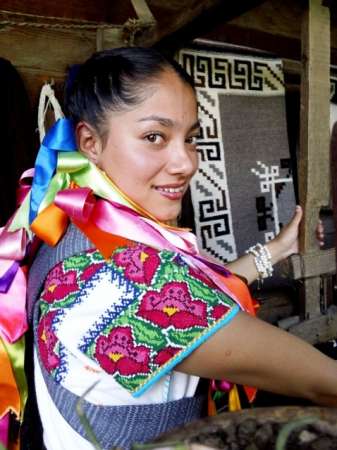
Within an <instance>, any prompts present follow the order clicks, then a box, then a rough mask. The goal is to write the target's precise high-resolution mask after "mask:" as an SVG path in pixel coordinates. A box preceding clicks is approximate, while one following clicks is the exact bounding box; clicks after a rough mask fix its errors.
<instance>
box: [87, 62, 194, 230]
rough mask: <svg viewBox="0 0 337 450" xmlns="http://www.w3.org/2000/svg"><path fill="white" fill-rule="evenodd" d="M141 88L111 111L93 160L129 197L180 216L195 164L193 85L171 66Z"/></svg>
mask: <svg viewBox="0 0 337 450" xmlns="http://www.w3.org/2000/svg"><path fill="white" fill-rule="evenodd" d="M146 89H148V95H146V99H145V100H144V101H143V102H142V103H141V104H139V105H138V106H136V107H135V108H133V109H131V110H126V111H124V112H120V113H118V112H117V113H116V112H112V113H110V115H109V119H108V135H107V139H106V141H105V146H104V148H103V150H102V152H101V153H100V154H99V156H98V159H97V161H96V164H97V165H98V166H99V167H100V168H101V169H102V170H104V171H105V173H106V174H107V175H108V176H109V177H110V178H111V179H112V180H113V181H114V182H115V184H116V185H117V186H118V187H119V188H120V189H121V190H122V191H123V192H124V193H125V194H127V195H128V196H129V197H130V198H131V199H132V200H134V201H135V202H136V203H138V204H139V205H140V206H142V207H143V208H144V209H145V210H147V211H148V212H149V213H150V214H152V215H153V216H155V217H156V218H157V219H159V220H160V221H163V222H167V221H172V220H175V219H176V218H177V216H178V215H179V213H180V210H181V202H182V198H183V195H184V193H185V192H186V190H187V187H188V184H189V181H190V179H191V177H192V176H193V174H194V173H195V171H196V169H197V165H198V156H197V150H196V137H197V135H198V133H199V123H198V117H197V104H196V98H195V94H194V92H193V89H192V88H191V87H190V86H189V85H188V84H187V83H184V82H183V81H182V80H180V78H179V77H178V76H177V75H176V74H175V73H174V72H173V71H169V70H167V71H165V72H163V73H162V75H161V76H160V78H158V80H157V81H156V82H153V83H152V84H151V85H150V86H149V87H148V88H146ZM146 94H147V93H146Z"/></svg>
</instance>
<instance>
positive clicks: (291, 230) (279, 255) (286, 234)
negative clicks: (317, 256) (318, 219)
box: [267, 205, 303, 264]
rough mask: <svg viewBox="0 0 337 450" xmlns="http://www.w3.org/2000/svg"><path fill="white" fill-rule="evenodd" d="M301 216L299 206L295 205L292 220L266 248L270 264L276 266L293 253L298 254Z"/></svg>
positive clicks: (301, 212)
mask: <svg viewBox="0 0 337 450" xmlns="http://www.w3.org/2000/svg"><path fill="white" fill-rule="evenodd" d="M302 216H303V211H302V208H301V206H299V205H297V206H296V208H295V212H294V215H293V218H292V219H291V220H290V222H289V223H288V224H287V225H286V226H284V227H283V228H282V230H281V231H280V233H279V234H278V235H277V236H276V237H275V238H274V239H273V240H272V241H270V242H268V244H267V246H268V248H269V251H270V253H271V257H272V264H276V263H277V262H279V261H281V260H282V259H285V258H287V257H288V256H289V255H292V254H293V253H298V234H299V225H300V222H301V219H302Z"/></svg>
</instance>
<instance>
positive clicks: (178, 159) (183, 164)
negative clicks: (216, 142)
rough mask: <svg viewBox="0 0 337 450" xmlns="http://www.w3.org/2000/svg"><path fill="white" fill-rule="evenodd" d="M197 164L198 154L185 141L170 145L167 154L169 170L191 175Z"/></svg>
mask: <svg viewBox="0 0 337 450" xmlns="http://www.w3.org/2000/svg"><path fill="white" fill-rule="evenodd" d="M197 166H198V155H197V151H196V150H195V149H192V148H191V145H189V144H187V143H185V142H184V143H176V144H174V145H172V147H171V149H170V156H169V164H168V167H169V171H170V172H171V173H181V174H184V175H186V176H189V175H191V174H192V175H193V173H194V172H195V171H196V169H197Z"/></svg>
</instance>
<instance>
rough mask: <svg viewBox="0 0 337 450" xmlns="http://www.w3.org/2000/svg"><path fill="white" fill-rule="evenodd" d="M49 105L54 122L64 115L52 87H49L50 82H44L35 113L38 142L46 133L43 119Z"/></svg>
mask: <svg viewBox="0 0 337 450" xmlns="http://www.w3.org/2000/svg"><path fill="white" fill-rule="evenodd" d="M50 105H51V106H52V108H53V111H54V116H55V122H56V121H57V120H59V119H62V117H64V114H63V112H62V109H61V106H60V103H59V101H58V100H57V98H56V97H55V92H54V89H53V88H52V87H51V84H50V83H45V84H44V85H43V86H42V89H41V93H40V99H39V108H38V114H37V123H38V127H39V136H40V142H42V141H43V138H44V137H45V134H46V128H45V119H46V115H47V111H48V108H49V107H50Z"/></svg>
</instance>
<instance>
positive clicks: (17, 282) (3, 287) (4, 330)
mask: <svg viewBox="0 0 337 450" xmlns="http://www.w3.org/2000/svg"><path fill="white" fill-rule="evenodd" d="M25 173H28V174H30V171H26V172H25ZM24 175H25V174H24ZM26 195H27V194H26ZM10 223H11V219H10V220H9V221H8V223H7V225H6V226H5V227H3V228H1V229H0V336H1V337H2V338H4V339H5V340H6V341H8V342H10V343H13V342H15V341H16V340H17V339H19V338H20V337H21V336H22V334H23V333H24V332H25V331H26V330H27V319H26V308H25V305H26V284H27V282H26V277H25V274H24V273H23V270H22V269H21V267H20V262H21V261H22V260H23V258H24V257H25V255H26V249H27V244H28V237H27V232H26V230H24V229H19V230H17V231H15V232H10V231H8V227H9V225H10Z"/></svg>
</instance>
